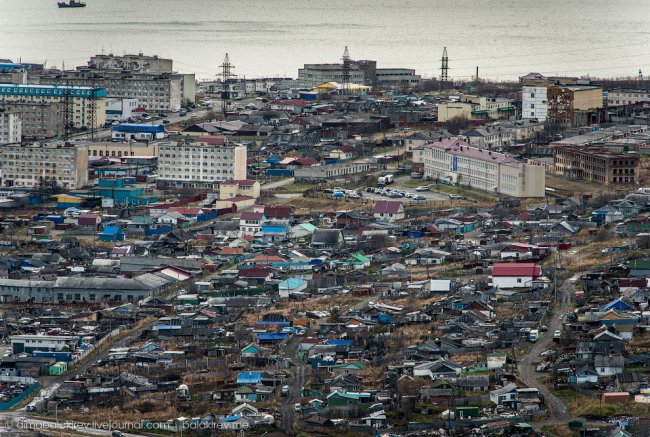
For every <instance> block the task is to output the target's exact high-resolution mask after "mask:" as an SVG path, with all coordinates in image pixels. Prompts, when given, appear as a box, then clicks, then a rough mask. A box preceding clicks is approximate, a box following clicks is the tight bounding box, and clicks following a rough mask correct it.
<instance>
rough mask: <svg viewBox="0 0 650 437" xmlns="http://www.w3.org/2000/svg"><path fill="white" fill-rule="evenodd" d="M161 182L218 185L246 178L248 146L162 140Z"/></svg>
mask: <svg viewBox="0 0 650 437" xmlns="http://www.w3.org/2000/svg"><path fill="white" fill-rule="evenodd" d="M158 150H159V159H158V174H159V178H158V184H159V186H175V187H177V188H210V189H216V188H217V185H218V183H219V182H221V181H224V180H228V179H235V180H244V179H246V146H244V145H241V144H235V143H227V144H224V145H210V144H206V143H183V144H179V143H173V142H169V143H160V145H159V149H158Z"/></svg>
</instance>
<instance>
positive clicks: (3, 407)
mask: <svg viewBox="0 0 650 437" xmlns="http://www.w3.org/2000/svg"><path fill="white" fill-rule="evenodd" d="M3 379H4V378H3ZM30 379H31V378H30ZM38 387H39V383H38V381H37V382H35V383H33V384H32V385H30V386H29V387H28V388H27V390H25V391H24V392H22V393H21V394H19V395H18V396H16V397H15V398H13V399H11V400H9V401H6V402H0V411H7V410H10V409H11V408H13V407H14V406H15V405H17V404H19V403H21V402H22V401H24V400H25V399H27V398H28V397H29V396H31V394H32V393H34V391H36V390H37V389H38Z"/></svg>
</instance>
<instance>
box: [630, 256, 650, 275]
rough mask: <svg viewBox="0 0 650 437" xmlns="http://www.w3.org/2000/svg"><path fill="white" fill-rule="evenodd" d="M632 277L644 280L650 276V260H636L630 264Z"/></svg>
mask: <svg viewBox="0 0 650 437" xmlns="http://www.w3.org/2000/svg"><path fill="white" fill-rule="evenodd" d="M629 267H630V276H632V277H635V278H643V277H649V276H650V259H635V260H633V261H630V262H629Z"/></svg>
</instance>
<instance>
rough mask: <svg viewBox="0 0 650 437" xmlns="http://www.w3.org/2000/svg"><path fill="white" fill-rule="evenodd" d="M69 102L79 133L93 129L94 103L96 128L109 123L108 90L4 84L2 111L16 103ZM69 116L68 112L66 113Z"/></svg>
mask: <svg viewBox="0 0 650 437" xmlns="http://www.w3.org/2000/svg"><path fill="white" fill-rule="evenodd" d="M66 99H69V102H70V106H69V111H70V113H69V116H70V123H71V124H72V125H73V126H74V127H75V128H77V129H80V128H90V127H92V123H93V114H92V104H91V103H92V101H93V100H94V103H95V114H94V124H95V127H102V126H103V125H104V123H105V122H106V90H105V89H104V88H98V87H86V86H67V85H62V86H56V85H39V84H0V108H2V107H4V105H11V104H13V103H29V104H33V105H38V104H40V103H52V102H65V100H66ZM62 112H63V113H65V108H64V111H62Z"/></svg>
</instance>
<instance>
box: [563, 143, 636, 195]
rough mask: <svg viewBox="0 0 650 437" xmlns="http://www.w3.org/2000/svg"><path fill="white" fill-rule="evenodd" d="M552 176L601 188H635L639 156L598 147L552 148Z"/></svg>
mask: <svg viewBox="0 0 650 437" xmlns="http://www.w3.org/2000/svg"><path fill="white" fill-rule="evenodd" d="M553 155H554V166H555V172H556V173H557V174H559V175H563V176H566V177H567V178H569V179H577V180H586V181H592V182H597V183H599V184H601V185H605V186H608V185H612V184H639V182H640V181H639V173H640V170H641V163H640V159H639V156H638V155H636V154H630V153H620V152H612V151H610V150H607V149H604V148H601V147H568V146H555V147H553Z"/></svg>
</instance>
